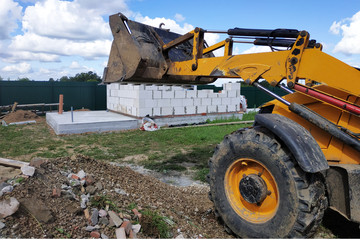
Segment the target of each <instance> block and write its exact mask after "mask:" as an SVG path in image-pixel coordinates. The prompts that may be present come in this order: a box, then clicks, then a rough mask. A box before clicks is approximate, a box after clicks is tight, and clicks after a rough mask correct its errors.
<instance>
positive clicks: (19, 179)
mask: <svg viewBox="0 0 360 240" xmlns="http://www.w3.org/2000/svg"><path fill="white" fill-rule="evenodd" d="M24 180H25V178H23V177H19V178H17V179H15V183H22V182H23V181H24Z"/></svg>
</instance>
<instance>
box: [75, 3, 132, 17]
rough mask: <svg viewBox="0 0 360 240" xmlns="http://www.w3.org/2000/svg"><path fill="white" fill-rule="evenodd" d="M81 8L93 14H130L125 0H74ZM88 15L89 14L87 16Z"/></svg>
mask: <svg viewBox="0 0 360 240" xmlns="http://www.w3.org/2000/svg"><path fill="white" fill-rule="evenodd" d="M74 2H75V3H77V4H79V5H80V7H81V8H83V9H86V10H90V11H92V12H93V13H94V14H97V15H104V16H106V17H107V16H109V15H112V14H116V13H118V12H121V13H123V14H124V15H126V16H130V15H131V14H132V12H131V11H130V10H129V9H128V6H127V4H126V1H125V0H116V1H114V0H101V1H99V0H75V1H74ZM88 17H89V16H88Z"/></svg>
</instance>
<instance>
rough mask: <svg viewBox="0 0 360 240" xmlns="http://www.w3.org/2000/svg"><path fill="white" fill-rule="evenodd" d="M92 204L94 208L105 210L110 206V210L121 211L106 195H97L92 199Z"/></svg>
mask: <svg viewBox="0 0 360 240" xmlns="http://www.w3.org/2000/svg"><path fill="white" fill-rule="evenodd" d="M90 204H91V206H93V207H97V208H103V209H105V208H106V206H107V205H109V209H111V210H115V211H119V208H118V207H117V206H116V204H115V203H114V202H113V201H111V200H110V199H109V197H108V196H106V195H96V196H93V197H92V198H91V199H90Z"/></svg>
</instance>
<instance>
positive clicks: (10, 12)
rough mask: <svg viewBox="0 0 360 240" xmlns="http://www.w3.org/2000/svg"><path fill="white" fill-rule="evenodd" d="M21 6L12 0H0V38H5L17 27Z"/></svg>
mask: <svg viewBox="0 0 360 240" xmlns="http://www.w3.org/2000/svg"><path fill="white" fill-rule="evenodd" d="M21 10H22V7H21V6H19V4H18V3H16V2H14V1H13V0H1V2H0V19H1V21H0V39H7V38H9V37H10V33H11V32H13V31H14V30H15V29H16V28H17V27H18V25H17V23H16V21H17V20H20V19H21Z"/></svg>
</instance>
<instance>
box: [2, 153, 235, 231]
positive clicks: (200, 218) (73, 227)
mask: <svg viewBox="0 0 360 240" xmlns="http://www.w3.org/2000/svg"><path fill="white" fill-rule="evenodd" d="M81 170H83V172H85V173H86V175H87V176H91V177H90V179H92V182H93V183H91V185H90V183H89V185H86V184H85V185H84V186H85V188H84V187H82V186H81V185H77V184H74V183H76V181H75V182H74V181H73V178H74V177H73V175H71V173H78V172H80V171H81ZM75 178H76V177H75ZM75 178H74V179H75ZM79 181H80V180H79ZM90 182H91V181H90ZM99 185H100V187H96V188H94V186H99ZM54 189H58V190H59V195H60V196H56V195H57V193H56V191H55V190H54ZM69 189H71V190H69ZM60 191H61V194H60ZM207 192H208V188H207V187H194V186H192V187H174V186H170V185H167V184H165V183H162V182H160V181H159V180H157V179H155V178H153V177H150V176H144V175H141V174H139V173H136V172H134V171H132V170H131V169H130V168H127V167H118V166H114V165H111V164H109V163H106V162H101V161H97V160H94V159H91V158H88V157H84V156H76V157H75V156H73V157H71V158H58V159H54V160H51V161H49V162H47V163H44V164H42V165H41V167H39V168H37V170H36V173H35V175H34V176H33V177H31V178H28V179H25V180H24V181H22V182H21V183H20V184H19V185H18V186H16V187H15V188H14V190H13V192H11V193H9V194H6V195H4V196H2V197H0V201H2V200H4V199H7V198H9V197H15V198H16V199H18V200H19V202H20V203H21V205H20V209H19V210H18V211H17V212H16V213H15V214H13V215H11V216H9V217H6V218H5V219H4V220H3V222H4V223H5V228H3V229H2V232H1V233H0V237H2V238H65V237H67V238H90V237H91V236H92V235H90V234H92V233H90V232H89V231H86V227H88V228H89V225H92V224H90V223H89V219H87V218H86V217H87V216H86V213H85V211H84V206H83V208H81V201H82V200H81V199H82V198H84V196H85V195H86V194H88V196H89V199H90V200H89V202H88V203H87V206H86V207H87V209H90V216H91V214H92V212H94V211H95V208H96V209H97V210H99V211H100V210H101V209H106V205H108V207H110V210H111V209H112V210H113V211H114V212H117V213H119V216H120V217H123V218H124V219H125V218H127V219H129V218H130V219H129V220H130V221H131V222H132V223H133V224H138V223H140V224H141V225H142V228H141V231H140V232H139V233H138V235H137V237H138V238H156V237H162V238H164V237H172V238H175V237H178V236H179V237H180V235H181V237H185V238H202V237H205V238H233V237H234V236H232V235H229V234H227V233H226V232H225V231H224V229H223V226H222V225H221V224H219V223H218V221H217V220H216V219H215V216H214V211H213V204H212V203H211V202H210V201H209V200H208V197H207ZM85 197H86V196H85ZM34 202H36V204H35V205H38V206H39V207H40V210H39V211H40V212H41V213H44V212H47V215H46V216H45V217H46V218H45V219H46V223H45V222H44V221H41V220H39V218H40V217H37V215H36V213H33V212H32V211H31V209H29V208H31V206H32V205H34V204H32V203H34ZM26 206H29V207H26ZM134 208H135V209H137V210H138V211H139V212H140V213H141V214H142V217H140V219H139V218H138V217H139V215H137V214H136V211H134V210H133V209H134ZM45 210H46V211H45ZM159 216H160V217H159ZM124 219H123V220H124ZM92 226H93V225H92ZM97 231H98V232H99V234H105V235H106V236H107V237H109V238H115V237H116V236H115V227H110V225H106V224H103V225H101V224H100V228H99V229H98V230H97ZM164 231H165V232H166V233H165V235H164ZM161 234H162V235H161Z"/></svg>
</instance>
